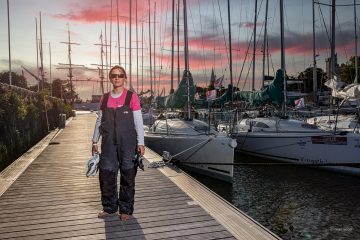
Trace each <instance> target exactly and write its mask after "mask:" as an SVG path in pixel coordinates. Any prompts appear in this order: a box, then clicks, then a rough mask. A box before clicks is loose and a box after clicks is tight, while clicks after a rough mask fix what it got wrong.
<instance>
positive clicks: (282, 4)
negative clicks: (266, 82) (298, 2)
mask: <svg viewBox="0 0 360 240" xmlns="http://www.w3.org/2000/svg"><path fill="white" fill-rule="evenodd" d="M280 45H281V70H282V72H283V83H284V104H283V113H284V115H286V102H287V92H286V77H285V76H286V73H285V45H284V3H283V0H280Z"/></svg>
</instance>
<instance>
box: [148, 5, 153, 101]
mask: <svg viewBox="0 0 360 240" xmlns="http://www.w3.org/2000/svg"><path fill="white" fill-rule="evenodd" d="M148 2H149V50H150V54H149V56H150V96H151V97H152V96H153V85H152V57H151V21H150V20H151V17H150V16H151V13H150V7H151V6H150V0H149V1H148Z"/></svg>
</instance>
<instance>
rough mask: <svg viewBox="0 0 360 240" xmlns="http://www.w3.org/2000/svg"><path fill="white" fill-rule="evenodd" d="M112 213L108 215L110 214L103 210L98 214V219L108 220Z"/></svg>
mask: <svg viewBox="0 0 360 240" xmlns="http://www.w3.org/2000/svg"><path fill="white" fill-rule="evenodd" d="M110 215H111V213H108V212H105V211H104V210H101V211H100V212H99V213H98V218H106V217H108V216H110Z"/></svg>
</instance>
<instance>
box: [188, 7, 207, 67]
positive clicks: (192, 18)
mask: <svg viewBox="0 0 360 240" xmlns="http://www.w3.org/2000/svg"><path fill="white" fill-rule="evenodd" d="M199 4H200V3H199ZM199 8H200V5H199ZM189 12H190V18H191V20H192V25H193V31H194V34H195V36H197V35H198V34H197V32H196V27H195V21H194V17H193V14H192V11H191V8H189ZM199 15H200V24H201V14H200V12H199ZM201 36H202V26H201ZM201 40H202V42H203V36H202V37H201ZM203 46H204V45H203ZM203 51H204V50H203ZM202 58H203V59H205V56H204V54H202ZM204 62H205V60H204ZM203 71H204V72H205V66H204V70H203Z"/></svg>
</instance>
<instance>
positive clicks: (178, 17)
mask: <svg viewBox="0 0 360 240" xmlns="http://www.w3.org/2000/svg"><path fill="white" fill-rule="evenodd" d="M176 21H177V58H178V61H177V64H178V67H177V69H178V71H177V72H178V86H179V84H180V0H178V4H177V16H176Z"/></svg>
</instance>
